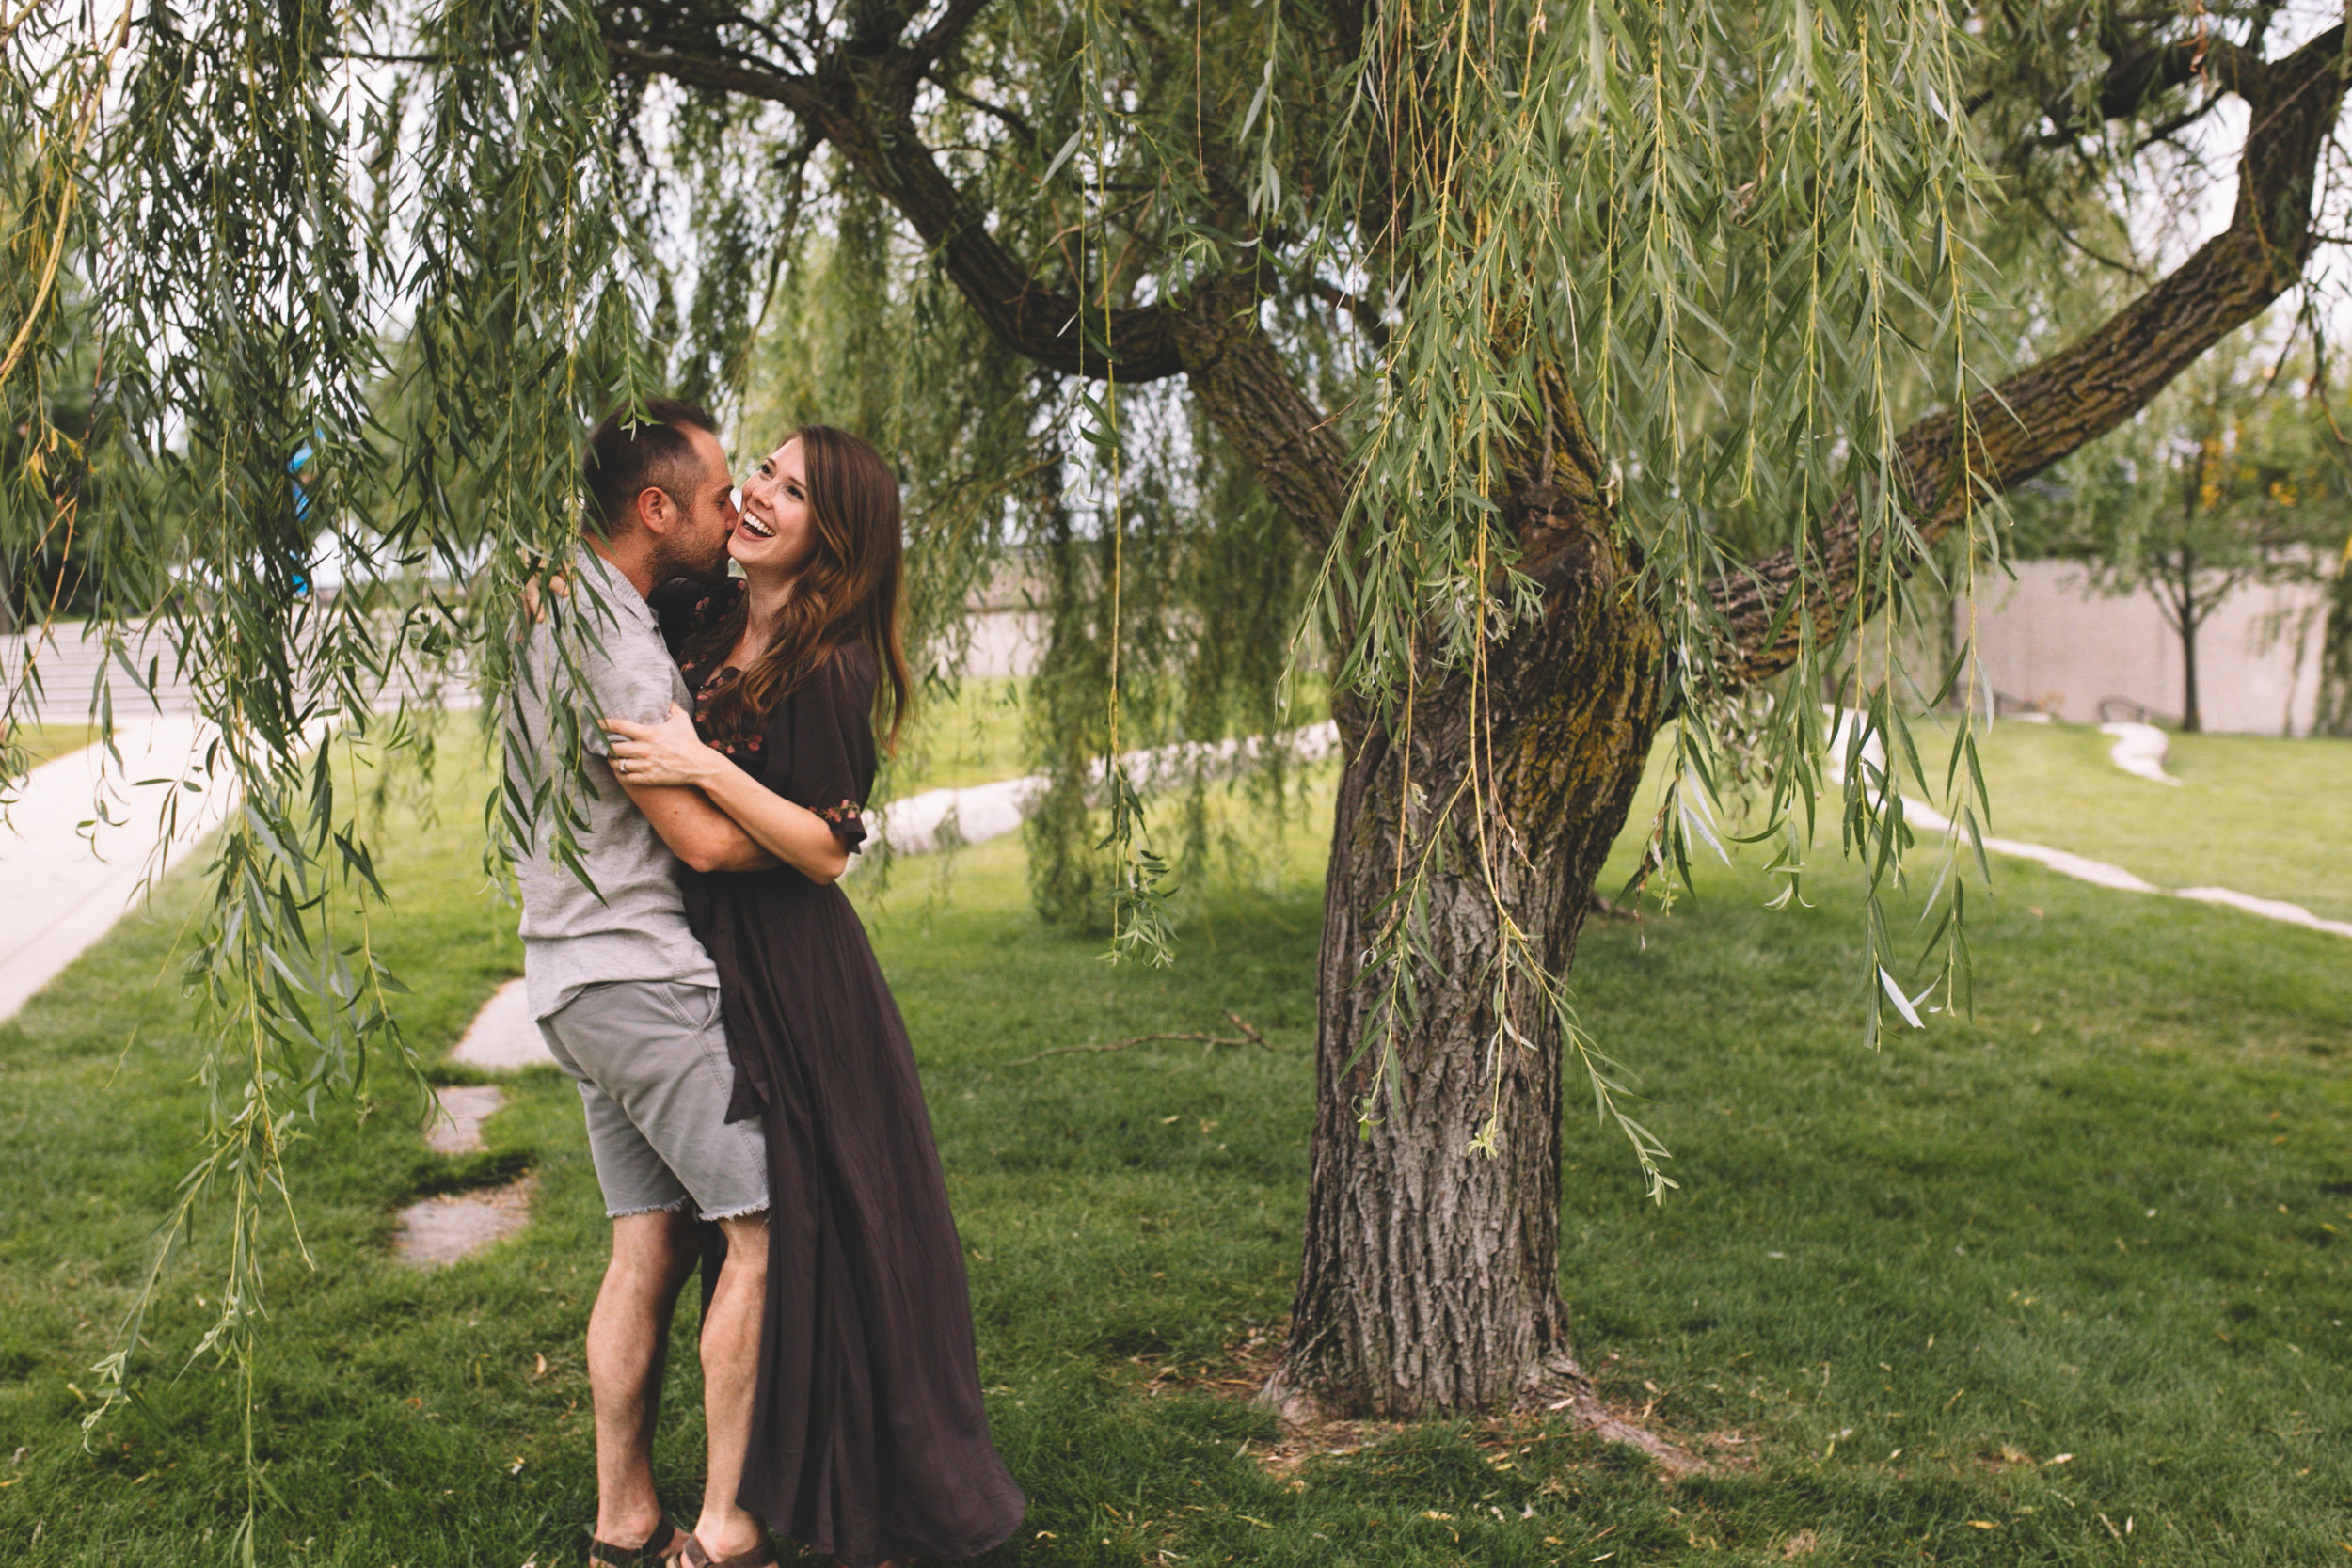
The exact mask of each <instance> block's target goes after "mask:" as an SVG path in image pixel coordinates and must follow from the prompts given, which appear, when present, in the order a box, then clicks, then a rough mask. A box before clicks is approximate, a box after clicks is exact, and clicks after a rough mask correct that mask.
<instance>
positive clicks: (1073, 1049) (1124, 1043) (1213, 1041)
mask: <svg viewBox="0 0 2352 1568" xmlns="http://www.w3.org/2000/svg"><path fill="white" fill-rule="evenodd" d="M1224 1013H1225V1016H1226V1017H1227V1018H1230V1019H1232V1021H1233V1024H1234V1026H1235V1027H1236V1028H1238V1029H1239V1030H1241V1032H1242V1033H1243V1034H1244V1035H1247V1036H1248V1038H1247V1039H1238V1040H1237V1039H1232V1038H1229V1037H1226V1036H1224V1035H1212V1034H1209V1033H1207V1032H1205V1031H1203V1030H1199V1029H1195V1030H1190V1031H1186V1032H1184V1033H1181V1034H1165V1035H1129V1036H1128V1037H1126V1038H1125V1039H1123V1040H1112V1041H1110V1042H1109V1043H1107V1044H1104V1045H1057V1046H1055V1047H1054V1048H1053V1049H1052V1050H1050V1051H1041V1052H1039V1053H1037V1054H1035V1055H1034V1056H1016V1057H1014V1058H1013V1059H1012V1060H1011V1061H1009V1062H1007V1063H1006V1064H1005V1065H1006V1066H1007V1067H1025V1066H1026V1065H1027V1064H1029V1063H1031V1062H1041V1061H1043V1060H1044V1059H1045V1058H1046V1057H1048V1056H1068V1055H1072V1054H1074V1053H1077V1052H1081V1051H1124V1050H1126V1049H1127V1048H1128V1047H1129V1046H1131V1045H1143V1044H1147V1043H1149V1042H1150V1041H1152V1040H1191V1041H1195V1042H1197V1043H1198V1044H1200V1046H1201V1047H1203V1048H1204V1049H1214V1048H1215V1047H1217V1046H1220V1045H1255V1046H1260V1047H1262V1048H1263V1049H1265V1050H1267V1051H1271V1050H1273V1049H1274V1047H1273V1045H1272V1044H1271V1043H1270V1042H1269V1041H1268V1040H1267V1039H1266V1037H1264V1036H1263V1035H1262V1034H1260V1033H1258V1031H1257V1030H1256V1029H1254V1028H1252V1027H1251V1026H1250V1023H1249V1021H1248V1019H1246V1018H1244V1017H1242V1016H1241V1014H1239V1013H1237V1012H1235V1011H1233V1009H1232V1008H1231V1007H1227V1008H1225V1009H1224Z"/></svg>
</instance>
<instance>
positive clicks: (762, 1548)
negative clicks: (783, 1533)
mask: <svg viewBox="0 0 2352 1568" xmlns="http://www.w3.org/2000/svg"><path fill="white" fill-rule="evenodd" d="M775 1560H776V1544H775V1543H774V1542H772V1541H762V1542H761V1543H760V1544H758V1545H756V1546H754V1547H753V1548H752V1549H751V1550H750V1551H748V1552H738V1553H736V1554H735V1556H733V1557H712V1556H711V1555H710V1554H709V1553H708V1552H707V1551H704V1550H703V1544H702V1543H701V1542H699V1541H697V1540H695V1539H694V1538H693V1537H692V1536H691V1535H690V1536H688V1537H687V1538H686V1557H685V1563H686V1568H771V1564H773V1563H774V1561H775Z"/></svg>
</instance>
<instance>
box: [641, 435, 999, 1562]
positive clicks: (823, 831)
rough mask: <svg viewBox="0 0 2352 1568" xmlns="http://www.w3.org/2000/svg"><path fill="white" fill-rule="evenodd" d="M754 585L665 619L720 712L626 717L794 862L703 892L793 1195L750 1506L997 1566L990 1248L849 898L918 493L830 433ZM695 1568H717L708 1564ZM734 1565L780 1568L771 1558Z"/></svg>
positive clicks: (794, 486)
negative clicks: (905, 511) (656, 720)
mask: <svg viewBox="0 0 2352 1568" xmlns="http://www.w3.org/2000/svg"><path fill="white" fill-rule="evenodd" d="M727 549H728V553H729V554H730V555H731V556H732V557H733V558H734V559H735V560H736V561H737V562H739V564H740V565H741V566H742V569H743V579H742V581H741V582H739V583H728V584H726V585H724V586H723V587H721V588H715V589H714V588H710V587H707V586H702V585H693V584H685V583H678V584H673V585H671V586H670V587H669V588H666V589H663V590H660V591H658V592H657V594H655V596H654V601H653V602H654V608H655V609H656V610H658V611H659V612H660V615H661V619H662V627H663V632H664V635H665V636H667V637H668V638H669V639H670V645H671V648H672V650H673V652H674V653H675V654H676V655H677V657H678V660H679V665H680V667H681V669H682V670H683V672H684V673H685V676H686V682H687V685H688V686H689V688H691V689H692V690H693V691H694V693H695V704H694V713H693V714H692V716H691V720H690V718H689V716H688V715H687V714H685V713H684V712H683V711H681V710H679V709H675V708H673V709H672V710H671V714H670V719H669V721H668V722H666V723H663V724H660V725H644V724H630V723H626V722H621V721H608V722H607V724H606V728H607V729H609V730H612V732H613V733H614V734H615V735H616V736H620V737H621V738H620V740H619V741H618V743H616V744H615V745H614V747H613V748H612V755H613V757H614V764H613V766H614V767H615V768H626V771H627V772H628V776H629V778H630V780H631V782H637V781H641V780H642V781H643V782H644V783H646V784H692V785H696V786H698V787H700V788H701V789H702V790H703V791H705V792H706V793H707V795H708V796H709V797H710V799H711V800H713V801H714V802H715V803H717V805H718V806H719V807H720V809H722V810H723V811H724V812H726V813H727V814H728V815H729V816H732V817H734V818H735V819H736V820H737V821H738V822H739V823H741V824H742V826H743V829H744V831H745V832H748V833H749V834H750V835H751V836H752V837H753V838H754V839H755V840H757V841H758V842H759V843H760V844H761V845H763V846H765V847H767V848H768V849H769V850H770V852H771V853H772V854H774V855H775V857H776V858H777V859H778V860H779V861H781V862H783V864H782V865H781V866H779V867H777V868H776V869H774V870H770V871H756V872H737V873H724V872H714V873H706V874H693V873H689V874H688V882H687V887H686V910H687V916H688V919H689V920H690V921H691V923H692V925H693V927H694V933H695V935H696V936H698V937H700V938H701V939H702V942H703V943H704V945H705V946H707V948H708V949H709V950H710V957H711V959H712V961H713V962H714V963H715V964H716V965H717V967H718V971H719V979H720V990H721V997H722V1001H723V1006H724V1007H725V1009H726V1032H727V1038H728V1046H729V1049H730V1051H731V1052H732V1053H733V1055H734V1058H735V1070H736V1087H735V1103H734V1104H733V1105H732V1106H730V1108H729V1110H728V1119H729V1120H731V1121H732V1120H739V1119H742V1118H743V1117H751V1116H757V1117H761V1118H762V1119H763V1121H764V1122H765V1125H766V1130H767V1138H768V1164H769V1179H770V1189H771V1211H770V1219H769V1231H770V1234H769V1243H768V1244H769V1252H768V1259H769V1262H768V1307H767V1320H766V1323H765V1326H764V1332H763V1334H762V1338H761V1344H760V1355H759V1385H758V1393H757V1395H756V1401H757V1403H756V1405H755V1409H754V1412H753V1418H752V1438H751V1447H750V1450H749V1453H748V1454H747V1456H746V1458H745V1462H744V1465H743V1484H742V1491H741V1494H740V1497H739V1500H740V1502H741V1504H742V1506H743V1507H744V1508H746V1509H749V1510H750V1511H751V1512H752V1513H755V1514H757V1515H759V1516H760V1518H762V1519H764V1520H765V1521H767V1523H768V1524H769V1526H770V1527H771V1528H774V1529H776V1530H778V1531H781V1532H782V1533H784V1534H787V1535H790V1536H792V1537H794V1538H796V1539H798V1540H801V1541H803V1542H805V1543H807V1544H809V1545H810V1546H812V1547H814V1548H815V1549H816V1550H818V1551H819V1552H823V1553H829V1554H831V1555H832V1556H833V1557H834V1559H835V1560H836V1561H837V1562H838V1563H840V1564H842V1565H843V1568H868V1565H871V1564H875V1563H880V1562H884V1561H888V1560H898V1559H907V1558H914V1557H924V1558H964V1557H972V1556H977V1554H978V1553H980V1552H983V1551H986V1550H987V1549H988V1548H989V1547H991V1546H993V1545H995V1544H997V1543H998V1542H1000V1541H1003V1540H1004V1539H1005V1538H1006V1537H1007V1536H1009V1535H1010V1534H1011V1533H1012V1530H1013V1528H1014V1527H1015V1526H1016V1525H1017V1524H1019V1522H1020V1519H1021V1511H1022V1508H1023V1504H1024V1499H1023V1497H1022V1495H1021V1491H1020V1489H1019V1488H1018V1487H1017V1486H1015V1485H1014V1484H1013V1481H1012V1478H1011V1477H1010V1476H1009V1475H1008V1474H1007V1473H1006V1470H1005V1467H1004V1464H1003V1462H1002V1461H1001V1460H999V1459H998V1458H997V1455H996V1450H995V1449H994V1448H993V1447H992V1446H991V1444H990V1441H989V1435H988V1418H987V1415H986V1413H985V1411H984V1410H983V1408H982V1405H981V1401H980V1384H979V1374H978V1368H977V1362H976V1360H975V1357H974V1354H973V1344H972V1316H971V1305H970V1298H969V1296H968V1294H967V1291H966V1288H965V1283H964V1274H963V1250H962V1246H961V1243H960V1242H959V1241H958V1240H957V1237H956V1231H955V1225H954V1222H953V1220H952V1219H951V1218H950V1217H949V1214H948V1211H947V1189H946V1182H945V1180H943V1179H942V1177H941V1175H940V1169H939V1154H938V1150H937V1148H935V1146H934V1145H933V1143H932V1138H931V1127H930V1114H929V1112H928V1111H927V1110H926V1108H925V1106H924V1102H923V1093H922V1086H921V1085H920V1083H919V1082H918V1081H917V1079H916V1076H915V1068H914V1052H913V1050H912V1049H911V1048H910V1047H909V1045H908V1043H907V1035H906V1026H905V1024H904V1023H902V1022H900V1021H899V1017H898V1006H897V1005H896V1004H895V1003H894V1002H892V1000H891V997H890V990H889V988H888V987H887V986H885V985H884V984H883V982H882V970H881V968H880V967H879V966H878V965H877V964H876V963H875V961H874V952H873V948H872V947H871V946H870V945H869V944H868V943H867V942H866V930H865V927H863V926H861V925H860V924H859V922H858V918H857V913H856V911H854V910H853V909H851V908H850V900H849V898H848V897H847V896H846V895H844V894H843V893H842V891H841V890H840V888H839V887H837V886H835V885H834V879H836V878H838V877H839V876H840V875H841V873H842V872H843V871H844V870H845V869H846V868H847V867H848V864H849V857H850V853H851V852H852V851H854V850H855V849H856V848H857V847H858V846H859V844H860V843H861V842H862V841H863V840H864V838H865V837H866V828H865V825H864V822H863V813H864V810H865V803H866V792H867V791H868V790H869V789H870V788H871V787H872V784H873V781H874V709H875V701H874V699H875V689H876V686H877V685H878V683H879V681H880V680H881V679H882V677H884V676H886V677H887V678H888V682H889V691H890V709H891V719H892V729H893V732H894V734H895V732H896V729H897V721H898V715H899V713H900V711H901V710H902V709H903V708H904V706H905V704H906V701H907V687H908V681H907V673H906V661H905V657H904V656H903V655H902V654H901V652H900V650H899V645H898V593H899V526H898V483H897V482H896V481H895V480H894V479H892V477H891V474H890V470H889V469H888V467H886V466H885V465H884V464H883V462H882V456H881V454H880V453H879V452H877V451H875V450H874V449H873V448H872V447H870V446H868V445H866V443H865V442H864V441H861V440H859V439H858V438H857V437H856V436H850V435H847V434H845V433H844V432H841V431H838V430H834V429H831V428H829V427H827V426H823V425H809V426H806V427H804V428H803V429H802V430H800V431H799V432H797V433H796V434H795V435H794V436H792V438H791V439H790V440H788V441H787V442H785V444H784V445H783V446H782V447H780V448H778V449H777V450H776V451H774V452H773V453H771V455H770V456H769V458H768V460H767V461H766V462H764V463H762V464H761V465H760V467H759V472H758V474H757V475H756V476H755V477H754V478H752V479H751V480H749V481H747V482H746V483H744V485H743V503H742V515H741V518H740V520H739V523H738V524H737V527H736V530H735V532H734V534H733V536H732V537H731V538H730V539H729V540H728V545H727ZM687 1560H688V1562H689V1563H690V1564H699V1563H701V1562H703V1561H707V1560H710V1559H709V1557H708V1554H707V1544H694V1545H692V1546H691V1547H690V1549H689V1553H688V1558H687ZM720 1560H721V1561H722V1562H739V1563H741V1564H742V1565H743V1568H752V1564H754V1563H756V1562H763V1561H772V1560H773V1558H772V1556H770V1555H768V1549H767V1548H765V1547H757V1546H755V1548H754V1549H753V1550H750V1551H743V1552H739V1554H738V1556H736V1557H734V1558H722V1559H720Z"/></svg>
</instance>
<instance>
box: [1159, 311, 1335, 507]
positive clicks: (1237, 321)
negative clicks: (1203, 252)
mask: <svg viewBox="0 0 2352 1568" xmlns="http://www.w3.org/2000/svg"><path fill="white" fill-rule="evenodd" d="M1258 298H1259V295H1258V291H1257V290H1256V289H1255V288H1254V287H1253V286H1251V283H1250V281H1249V280H1248V279H1247V278H1228V279H1225V280H1222V281H1221V282H1218V283H1216V284H1212V285H1211V286H1209V287H1208V288H1205V289H1203V290H1201V291H1200V293H1197V294H1195V295H1194V296H1193V297H1192V298H1191V299H1189V300H1188V301H1186V308H1185V309H1184V310H1183V311H1182V312H1181V313H1179V314H1178V315H1177V316H1176V320H1175V328H1174V332H1173V334H1172V336H1173V337H1174V338H1175V340H1176V344H1177V348H1178V350H1179V352H1180V354H1181V355H1182V356H1183V362H1184V375H1185V380H1186V383H1187V385H1188V386H1189V388H1190V389H1191V392H1192V395H1193V396H1194V397H1195V398H1197V399H1198V400H1200V406H1201V409H1202V411H1203V412H1205V413H1206V414H1207V415H1208V416H1209V418H1210V419H1211V420H1214V421H1215V422H1216V427H1217V429H1218V431H1219V432H1221V433H1222V434H1223V435H1224V436H1225V438H1226V439H1227V440H1229V441H1231V442H1232V444H1233V446H1234V449H1235V450H1236V451H1239V452H1240V453H1241V455H1242V457H1243V459H1244V460H1245V461H1247V462H1248V465H1249V467H1250V471H1251V472H1253V473H1254V474H1256V475H1257V477H1258V483H1260V484H1263V486H1265V491H1266V494H1267V495H1268V496H1269V497H1271V498H1272V499H1273V500H1274V503H1275V504H1276V505H1277V506H1279V507H1280V508H1281V509H1282V510H1283V511H1284V512H1286V513H1288V514H1290V517H1291V521H1292V522H1294V523H1295V524H1296V525H1297V526H1298V528H1299V529H1300V530H1301V531H1303V532H1305V534H1306V535H1307V537H1308V538H1309V539H1311V540H1312V541H1313V542H1314V545H1315V546H1316V547H1317V548H1318V549H1321V548H1324V547H1327V546H1329V544H1330V543H1331V541H1332V540H1333V539H1334V538H1336V537H1338V534H1339V531H1340V520H1341V518H1342V517H1343V515H1344V514H1345V513H1346V511H1347V498H1348V492H1349V490H1350V488H1351V484H1352V482H1351V478H1350V474H1349V463H1348V456H1347V445H1346V443H1345V442H1344V441H1343V440H1342V439H1341V438H1340V436H1339V433H1338V432H1336V431H1334V430H1333V429H1332V428H1331V420H1330V419H1329V418H1328V417H1327V416H1326V415H1325V414H1324V413H1323V412H1322V411H1321V410H1320V409H1318V408H1316V407H1315V405H1314V404H1312V403H1311V402H1309V401H1308V398H1307V395H1306V394H1305V393H1304V392H1302V391H1300V390H1299V389H1298V384H1297V383H1296V382H1295V381H1294V380H1293V379H1292V378H1291V371H1290V366H1289V365H1288V364H1287V363H1285V362H1284V360H1283V358H1282V356H1281V353H1280V351H1279V350H1278V349H1277V348H1276V347H1275V346H1274V341H1273V340H1272V339H1270V338H1268V337H1267V336H1266V331H1265V327H1264V325H1263V324H1262V323H1261V322H1260V320H1259V319H1258Z"/></svg>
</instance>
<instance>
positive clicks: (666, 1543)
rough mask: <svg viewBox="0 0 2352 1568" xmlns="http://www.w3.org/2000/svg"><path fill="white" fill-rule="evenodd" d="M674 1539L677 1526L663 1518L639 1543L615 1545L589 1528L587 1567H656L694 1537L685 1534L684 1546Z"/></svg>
mask: <svg viewBox="0 0 2352 1568" xmlns="http://www.w3.org/2000/svg"><path fill="white" fill-rule="evenodd" d="M677 1542H678V1528H677V1526H675V1525H674V1524H672V1523H671V1522H670V1521H669V1520H668V1519H667V1518H664V1519H663V1520H662V1521H661V1523H660V1524H658V1525H656V1526H654V1528H653V1533H652V1534H651V1535H649V1536H647V1537H646V1538H645V1544H644V1545H642V1546H615V1545H614V1544H612V1542H610V1541H599V1540H597V1539H596V1533H595V1532H594V1531H593V1530H592V1531H590V1532H589V1536H588V1561H589V1565H590V1568H596V1564H599V1563H601V1564H603V1565H604V1568H660V1565H661V1564H663V1563H667V1562H669V1561H670V1560H672V1559H674V1558H675V1557H677V1556H679V1555H680V1554H681V1553H682V1552H683V1551H685V1550H687V1549H690V1548H691V1547H692V1546H693V1544H694V1538H693V1537H692V1536H691V1535H690V1536H688V1537H686V1540H685V1545H684V1546H680V1545H678V1544H677Z"/></svg>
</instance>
